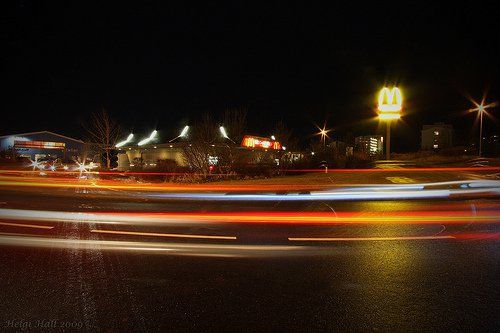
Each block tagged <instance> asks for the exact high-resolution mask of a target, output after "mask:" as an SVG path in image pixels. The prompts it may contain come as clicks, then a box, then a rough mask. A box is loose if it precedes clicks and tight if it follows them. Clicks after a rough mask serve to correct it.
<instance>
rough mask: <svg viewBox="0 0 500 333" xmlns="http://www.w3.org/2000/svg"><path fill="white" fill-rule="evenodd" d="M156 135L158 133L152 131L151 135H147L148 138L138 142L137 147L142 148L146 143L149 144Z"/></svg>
mask: <svg viewBox="0 0 500 333" xmlns="http://www.w3.org/2000/svg"><path fill="white" fill-rule="evenodd" d="M156 133H158V132H157V131H156V130H154V131H153V132H151V134H150V135H149V137H147V138H145V139H142V140H141V141H139V143H138V144H137V145H138V146H143V145H145V144H146V143H149V142H150V141H151V140H153V139H154V138H155V136H156Z"/></svg>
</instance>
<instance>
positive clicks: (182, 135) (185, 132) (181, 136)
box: [179, 126, 189, 138]
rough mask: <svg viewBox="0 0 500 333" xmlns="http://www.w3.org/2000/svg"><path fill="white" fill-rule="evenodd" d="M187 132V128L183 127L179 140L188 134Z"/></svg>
mask: <svg viewBox="0 0 500 333" xmlns="http://www.w3.org/2000/svg"><path fill="white" fill-rule="evenodd" d="M188 131H189V126H185V127H184V128H183V129H182V132H181V134H180V135H179V137H180V138H185V137H186V136H187V134H188Z"/></svg>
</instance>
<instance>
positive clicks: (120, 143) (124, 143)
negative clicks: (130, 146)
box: [116, 133, 134, 148]
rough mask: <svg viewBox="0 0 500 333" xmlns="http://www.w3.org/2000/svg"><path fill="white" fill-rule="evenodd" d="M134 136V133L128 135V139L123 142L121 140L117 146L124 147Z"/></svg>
mask: <svg viewBox="0 0 500 333" xmlns="http://www.w3.org/2000/svg"><path fill="white" fill-rule="evenodd" d="M133 138H134V134H132V133H130V134H129V135H128V137H127V139H126V140H124V141H122V142H119V143H117V144H116V147H117V148H120V147H123V146H125V145H126V144H127V143H129V142H130V141H132V139H133Z"/></svg>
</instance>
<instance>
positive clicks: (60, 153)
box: [0, 131, 85, 160]
mask: <svg viewBox="0 0 500 333" xmlns="http://www.w3.org/2000/svg"><path fill="white" fill-rule="evenodd" d="M84 149H85V145H84V142H83V141H81V140H78V139H74V138H70V137H67V136H64V135H61V134H57V133H53V132H49V131H42V132H31V133H20V134H11V135H4V136H0V152H4V153H9V154H12V153H14V154H15V155H16V156H18V157H27V158H30V159H36V158H38V159H39V158H60V159H62V160H71V159H76V158H78V157H80V156H81V155H82V154H83V152H84Z"/></svg>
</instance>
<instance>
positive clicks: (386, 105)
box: [378, 87, 403, 113]
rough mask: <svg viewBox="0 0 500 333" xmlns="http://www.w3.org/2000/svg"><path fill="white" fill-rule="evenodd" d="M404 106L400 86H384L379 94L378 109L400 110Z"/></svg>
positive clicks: (382, 110)
mask: <svg viewBox="0 0 500 333" xmlns="http://www.w3.org/2000/svg"><path fill="white" fill-rule="evenodd" d="M402 107H403V95H402V94H401V90H399V88H398V87H393V88H392V89H389V88H387V87H384V88H382V90H381V91H380V93H379V96H378V110H379V111H380V112H382V113H384V112H400V111H401V109H402Z"/></svg>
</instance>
